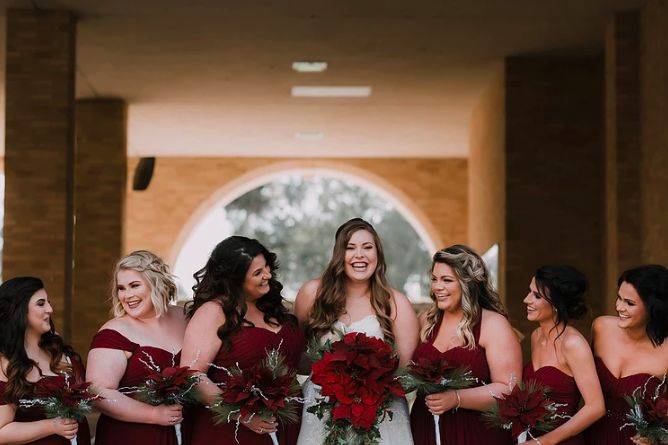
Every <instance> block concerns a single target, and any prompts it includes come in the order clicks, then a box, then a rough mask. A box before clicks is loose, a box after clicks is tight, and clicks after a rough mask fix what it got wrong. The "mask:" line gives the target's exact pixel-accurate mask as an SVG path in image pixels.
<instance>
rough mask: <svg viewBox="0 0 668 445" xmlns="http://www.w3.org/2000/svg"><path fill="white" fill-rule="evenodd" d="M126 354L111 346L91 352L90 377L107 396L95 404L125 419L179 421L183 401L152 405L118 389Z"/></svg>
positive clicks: (166, 422)
mask: <svg viewBox="0 0 668 445" xmlns="http://www.w3.org/2000/svg"><path fill="white" fill-rule="evenodd" d="M125 354H126V353H125V351H121V350H118V349H108V348H95V349H91V350H90V352H89V353H88V369H87V371H86V380H88V381H89V382H91V383H92V385H93V387H95V388H96V389H97V390H98V391H99V393H100V395H101V396H102V397H103V399H100V400H97V401H96V402H95V406H96V407H97V408H98V409H99V410H100V411H102V412H103V413H104V414H106V415H108V416H110V417H113V418H114V419H118V420H121V421H123V422H135V423H150V424H156V425H174V424H175V423H177V422H179V421H180V420H181V418H182V415H181V406H180V405H170V406H167V405H159V406H152V405H149V404H148V403H142V402H140V401H138V400H135V399H133V398H130V397H128V396H126V395H125V394H123V393H121V392H120V391H119V390H118V385H119V383H120V381H121V379H122V378H123V374H125V368H126V366H127V363H128V358H127V357H126V355H125Z"/></svg>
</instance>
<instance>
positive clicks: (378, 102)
mask: <svg viewBox="0 0 668 445" xmlns="http://www.w3.org/2000/svg"><path fill="white" fill-rule="evenodd" d="M640 4H641V1H639V0H451V1H448V0H442V1H436V0H431V1H407V0H368V1H359V0H330V1H324V0H291V1H289V0H283V1H281V0H244V1H236V0H235V1H233V0H191V1H185V0H183V1H176V0H139V1H137V0H134V1H130V0H100V1H91V0H31V1H28V0H17V1H8V2H4V4H3V6H7V5H9V6H12V7H26V8H30V7H33V6H36V7H38V8H44V9H48V8H65V9H70V10H73V11H76V12H77V13H78V15H79V17H80V20H79V25H78V36H77V80H76V82H77V93H76V94H77V97H79V98H83V97H95V96H99V97H105V96H113V97H121V98H125V99H126V100H127V102H128V105H129V107H128V153H129V154H130V155H132V156H135V155H136V156H290V157H291V156H299V157H323V156H327V157H332V156H358V157H359V156H361V157H375V156H378V157H407V156H410V157H461V156H467V154H468V120H469V117H470V114H471V111H472V109H473V107H474V106H475V104H476V102H477V100H478V98H479V97H480V94H481V92H482V91H483V89H484V88H485V86H486V85H487V84H488V82H489V81H490V79H491V78H492V77H493V76H494V74H495V72H496V70H497V69H498V67H499V66H500V64H501V62H502V60H503V58H504V57H505V56H507V55H513V54H522V53H528V52H542V51H600V50H601V49H602V45H603V35H604V26H605V20H606V17H608V16H609V14H610V13H611V12H612V11H616V10H623V9H628V8H633V7H638V6H639V5H640ZM3 12H4V8H3ZM2 27H3V28H4V27H5V24H4V20H3V22H2ZM4 35H5V33H4V29H3V30H2V32H1V37H0V39H2V40H3V42H2V44H1V45H0V48H2V52H3V54H2V57H0V59H1V60H2V63H3V64H4V48H5V44H4V38H5V37H4ZM295 60H325V61H327V62H328V64H329V68H328V69H327V71H325V72H324V73H309V74H303V73H302V74H300V73H297V72H295V71H293V70H292V69H291V64H292V62H293V61H295ZM2 76H4V70H2ZM2 84H4V77H3V78H2ZM297 85H301V86H308V85H326V86H370V87H371V88H372V95H371V97H368V98H348V99H345V98H335V99H333V98H293V97H291V96H290V89H291V87H293V86H297ZM1 94H2V97H1V99H2V100H3V102H4V89H2V92H1ZM2 112H3V113H4V106H3V107H2ZM1 121H2V122H4V116H2V119H1ZM298 132H308V133H322V134H323V137H322V139H320V140H300V139H297V138H295V133H298ZM2 141H3V142H2V149H4V134H3V137H2Z"/></svg>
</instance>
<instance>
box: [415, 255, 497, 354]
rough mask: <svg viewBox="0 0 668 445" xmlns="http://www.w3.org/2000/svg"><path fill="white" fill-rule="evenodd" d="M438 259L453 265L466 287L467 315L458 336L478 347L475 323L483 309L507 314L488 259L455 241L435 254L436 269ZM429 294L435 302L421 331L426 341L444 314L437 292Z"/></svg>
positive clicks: (463, 296) (464, 304)
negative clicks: (437, 299)
mask: <svg viewBox="0 0 668 445" xmlns="http://www.w3.org/2000/svg"><path fill="white" fill-rule="evenodd" d="M436 263H442V264H447V265H448V266H450V267H451V268H452V270H453V272H454V273H455V276H456V277H457V280H458V281H459V285H460V287H461V289H462V300H461V305H462V312H463V313H464V317H463V318H462V320H461V321H460V322H459V324H458V325H457V331H456V332H457V337H459V339H460V340H462V341H463V342H464V347H467V348H474V347H475V337H474V335H473V326H474V325H475V324H476V323H477V322H478V321H479V319H480V316H481V309H488V310H490V311H494V312H497V313H499V314H501V315H504V316H505V315H506V311H505V309H504V308H503V304H501V301H500V300H499V294H498V293H497V292H496V290H495V289H494V287H493V286H492V283H491V281H490V278H489V272H488V271H487V267H486V266H485V262H484V261H483V260H482V258H481V257H480V255H478V254H477V253H476V251H475V250H473V249H471V248H470V247H468V246H465V245H463V244H455V245H453V246H450V247H446V248H445V249H441V250H439V251H438V252H436V253H435V254H434V257H433V261H432V264H431V271H432V272H433V270H434V266H436ZM429 296H430V297H431V299H432V300H433V303H432V305H431V306H430V307H429V309H427V312H426V315H425V318H426V323H425V324H424V326H423V327H422V330H421V332H420V339H421V340H422V341H427V339H428V338H429V336H430V335H431V334H432V332H433V331H434V328H435V327H436V324H437V323H438V321H439V320H440V318H441V316H442V314H443V311H441V310H440V309H439V308H438V305H437V304H436V297H435V296H434V294H433V292H430V294H429Z"/></svg>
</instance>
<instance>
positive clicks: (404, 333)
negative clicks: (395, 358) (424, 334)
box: [392, 291, 418, 366]
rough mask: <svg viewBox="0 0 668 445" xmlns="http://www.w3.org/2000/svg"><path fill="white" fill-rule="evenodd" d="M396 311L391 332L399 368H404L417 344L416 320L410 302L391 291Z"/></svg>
mask: <svg viewBox="0 0 668 445" xmlns="http://www.w3.org/2000/svg"><path fill="white" fill-rule="evenodd" d="M392 294H393V299H394V305H395V308H396V309H395V310H396V314H395V315H396V316H395V317H394V323H392V331H393V332H394V338H395V341H396V345H397V352H398V353H399V366H405V365H406V364H407V363H408V362H409V361H410V360H411V357H412V356H413V351H415V348H416V347H417V344H418V319H417V316H416V315H415V311H414V310H413V306H412V305H411V302H410V301H408V298H406V296H405V295H404V294H402V293H400V292H397V291H393V292H392Z"/></svg>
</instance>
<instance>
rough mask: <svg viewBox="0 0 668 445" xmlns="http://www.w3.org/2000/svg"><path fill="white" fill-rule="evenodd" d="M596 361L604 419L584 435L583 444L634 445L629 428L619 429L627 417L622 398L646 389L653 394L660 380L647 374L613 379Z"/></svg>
mask: <svg viewBox="0 0 668 445" xmlns="http://www.w3.org/2000/svg"><path fill="white" fill-rule="evenodd" d="M594 359H595V361H596V371H597V372H598V379H599V381H600V382H601V389H602V390H603V397H604V398H605V415H604V416H603V417H602V418H601V419H599V420H598V421H597V422H596V423H594V424H593V425H592V426H591V427H589V429H588V430H587V431H586V440H587V443H588V444H589V445H633V442H631V437H633V436H635V435H636V430H635V428H633V427H632V426H627V427H624V428H622V425H624V424H625V423H627V422H626V420H625V417H626V413H627V412H628V411H629V409H630V406H629V404H628V403H626V401H625V400H624V396H630V395H631V394H632V393H633V391H634V390H635V389H636V388H638V387H641V386H644V385H645V384H646V385H647V390H648V391H654V389H655V388H656V386H657V385H658V384H659V382H660V379H658V378H657V377H653V376H652V375H650V374H645V373H641V374H632V375H627V376H624V377H621V378H617V377H615V376H614V375H613V374H612V373H611V372H610V370H609V369H608V367H607V366H606V365H605V363H604V362H603V360H601V359H600V358H599V357H595V358H594Z"/></svg>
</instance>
